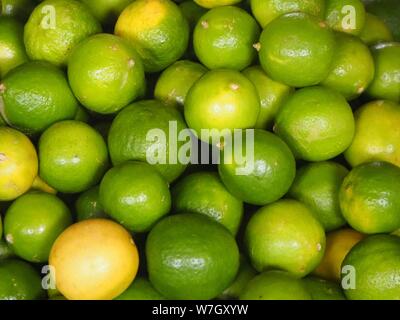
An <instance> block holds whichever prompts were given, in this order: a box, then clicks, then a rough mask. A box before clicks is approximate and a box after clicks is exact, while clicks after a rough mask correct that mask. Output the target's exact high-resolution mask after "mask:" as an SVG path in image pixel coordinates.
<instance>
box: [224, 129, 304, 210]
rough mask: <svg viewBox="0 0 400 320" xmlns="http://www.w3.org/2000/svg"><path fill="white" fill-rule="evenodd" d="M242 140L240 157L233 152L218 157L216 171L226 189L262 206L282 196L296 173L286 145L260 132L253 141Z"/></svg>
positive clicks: (258, 131)
mask: <svg viewBox="0 0 400 320" xmlns="http://www.w3.org/2000/svg"><path fill="white" fill-rule="evenodd" d="M242 141H243V143H242V150H241V151H242V153H241V154H242V155H243V158H241V157H239V158H238V157H237V156H236V154H237V151H234V152H232V150H225V151H223V152H222V155H221V163H220V164H219V166H218V170H219V174H220V176H221V179H222V181H223V183H224V184H225V186H226V187H227V189H228V190H229V191H230V192H231V193H232V194H233V195H235V196H236V197H238V198H239V199H241V200H243V201H244V202H246V203H250V204H253V205H265V204H268V203H271V202H274V201H276V200H278V199H279V198H281V197H282V196H284V195H285V194H286V193H287V191H288V190H289V188H290V186H291V184H292V182H293V180H294V177H295V174H296V163H295V160H294V157H293V154H292V153H291V152H290V149H289V148H288V146H287V145H286V144H285V143H284V142H283V141H282V140H281V139H280V138H279V137H277V136H276V135H274V134H273V133H270V132H268V131H264V130H260V129H257V130H255V131H254V138H250V139H249V140H248V141H247V139H246V138H243V139H242ZM236 147H239V146H235V148H236Z"/></svg>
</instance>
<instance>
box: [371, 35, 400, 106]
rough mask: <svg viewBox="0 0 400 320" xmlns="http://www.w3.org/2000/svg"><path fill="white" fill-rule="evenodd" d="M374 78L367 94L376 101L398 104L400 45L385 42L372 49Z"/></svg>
mask: <svg viewBox="0 0 400 320" xmlns="http://www.w3.org/2000/svg"><path fill="white" fill-rule="evenodd" d="M372 55H373V57H374V61H375V78H374V80H373V81H372V83H371V85H370V86H369V88H368V90H367V93H368V94H369V95H370V96H371V97H373V98H378V99H388V100H392V101H395V102H400V43H398V42H386V43H380V44H377V45H376V46H374V47H373V48H372Z"/></svg>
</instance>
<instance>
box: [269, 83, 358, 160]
mask: <svg viewBox="0 0 400 320" xmlns="http://www.w3.org/2000/svg"><path fill="white" fill-rule="evenodd" d="M274 131H275V132H276V133H277V134H278V135H279V136H280V137H281V138H282V139H283V140H285V142H286V143H287V144H288V145H289V147H290V148H291V149H292V151H293V153H294V155H295V156H296V158H299V159H303V160H308V161H324V160H328V159H332V158H334V157H336V156H338V155H339V154H341V153H342V152H344V151H345V150H346V149H347V148H348V147H349V146H350V144H351V142H352V140H353V136H354V117H353V112H352V110H351V107H350V105H349V104H348V103H347V101H346V99H345V98H344V97H343V96H342V95H340V94H339V93H337V92H336V91H333V90H331V89H328V88H325V87H320V86H316V87H311V88H304V89H300V90H298V91H296V93H294V94H293V95H292V96H291V97H290V98H289V99H288V101H287V102H286V103H285V105H284V106H283V107H282V108H281V110H280V112H279V113H278V116H277V118H276V123H275V127H274Z"/></svg>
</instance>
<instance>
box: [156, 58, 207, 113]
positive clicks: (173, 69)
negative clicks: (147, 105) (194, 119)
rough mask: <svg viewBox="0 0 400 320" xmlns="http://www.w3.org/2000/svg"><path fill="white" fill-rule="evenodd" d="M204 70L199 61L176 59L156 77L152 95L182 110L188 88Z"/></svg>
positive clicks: (205, 70)
mask: <svg viewBox="0 0 400 320" xmlns="http://www.w3.org/2000/svg"><path fill="white" fill-rule="evenodd" d="M206 72H207V68H206V67H204V66H202V65H201V64H200V63H196V62H192V61H189V60H180V61H177V62H175V63H174V64H172V65H171V66H169V67H168V68H167V69H165V70H164V71H163V73H162V74H161V75H160V77H159V78H158V80H157V83H156V87H155V89H154V97H155V98H156V99H158V100H161V101H163V102H164V103H165V104H168V105H171V106H175V107H177V108H179V109H180V110H183V106H184V104H185V100H186V96H187V93H188V92H189V90H190V88H191V87H192V86H193V84H194V83H195V82H196V81H197V80H198V79H199V78H201V77H202V76H203V75H204V74H205V73H206Z"/></svg>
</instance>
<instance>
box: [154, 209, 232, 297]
mask: <svg viewBox="0 0 400 320" xmlns="http://www.w3.org/2000/svg"><path fill="white" fill-rule="evenodd" d="M146 257H147V263H148V265H147V271H148V273H149V278H150V282H151V283H152V284H153V285H154V287H155V288H156V289H157V290H158V291H159V292H160V293H161V294H162V295H163V296H165V297H166V298H168V299H190V300H207V299H213V298H215V297H217V296H218V295H219V294H220V293H221V292H222V291H223V290H224V289H225V288H226V287H228V286H229V284H230V283H231V282H232V281H233V280H234V279H235V276H236V273H237V271H238V269H239V249H238V247H237V244H236V241H235V239H234V238H233V236H232V235H231V233H230V232H229V231H228V230H227V229H225V228H224V227H223V226H221V224H219V223H217V222H215V221H213V220H211V219H210V218H208V217H206V216H204V215H200V214H179V215H174V216H170V217H167V218H165V219H163V220H162V221H160V222H159V223H158V224H157V225H156V226H155V227H154V228H153V229H152V230H151V232H150V234H149V236H148V238H147V242H146Z"/></svg>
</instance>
